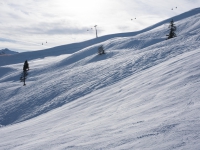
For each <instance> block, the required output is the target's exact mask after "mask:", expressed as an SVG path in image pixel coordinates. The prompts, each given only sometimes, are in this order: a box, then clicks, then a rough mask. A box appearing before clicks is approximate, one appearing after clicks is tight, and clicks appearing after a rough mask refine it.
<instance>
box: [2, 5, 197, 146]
mask: <svg viewBox="0 0 200 150" xmlns="http://www.w3.org/2000/svg"><path fill="white" fill-rule="evenodd" d="M174 18H177V21H176V20H175V19H174V21H175V24H176V26H177V28H178V31H177V35H178V37H176V38H174V39H170V40H165V38H166V37H165V35H166V34H167V32H166V25H165V24H166V23H168V22H169V20H170V19H169V20H166V21H163V22H162V23H158V24H156V25H154V26H151V27H149V28H147V29H145V30H143V31H140V32H136V33H129V36H127V37H126V36H124V34H122V35H121V37H120V34H118V36H117V37H116V36H115V35H113V36H111V35H110V36H108V37H110V38H108V39H106V38H105V37H104V40H101V39H100V40H99V39H95V40H93V41H85V42H83V43H85V45H84V44H83V43H77V44H75V43H74V44H71V45H65V46H60V47H58V48H57V51H56V48H53V49H52V50H49V52H48V50H43V51H39V52H27V53H22V54H18V55H16V57H9V58H3V59H2V60H3V61H1V65H0V66H1V67H0V83H1V84H0V92H1V93H0V124H1V125H3V127H2V128H0V139H1V140H0V149H81V150H82V149H87V150H88V149H152V150H155V149H166V150H168V149H199V148H200V144H199V141H200V129H199V125H200V118H199V116H198V114H199V113H200V103H199V100H200V90H199V89H200V88H199V87H200V65H199V64H200V60H199V58H200V49H199V47H200V42H199V39H200V28H199V27H200V9H199V8H198V9H195V10H192V11H189V12H187V13H184V14H182V15H179V16H177V17H174ZM178 18H179V19H178ZM111 37H112V38H111ZM102 39H103V38H102ZM100 45H103V46H104V48H105V49H106V55H102V56H99V55H97V48H98V47H99V46H100ZM66 47H67V48H68V49H69V51H70V52H66V51H67V50H66V49H65V48H66ZM65 50H66V51H65ZM25 56H29V58H30V59H28V60H30V61H29V64H30V68H31V70H30V71H29V78H28V79H27V86H26V87H23V86H22V83H20V82H19V75H20V73H21V70H22V66H23V61H24V60H23V61H22V59H26V58H24V57H25ZM13 58H15V59H13ZM19 62H20V63H19ZM28 119H29V120H28ZM4 125H7V126H4Z"/></svg>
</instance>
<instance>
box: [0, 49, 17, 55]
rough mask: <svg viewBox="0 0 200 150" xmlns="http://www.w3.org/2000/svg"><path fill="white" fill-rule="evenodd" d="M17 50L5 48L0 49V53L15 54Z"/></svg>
mask: <svg viewBox="0 0 200 150" xmlns="http://www.w3.org/2000/svg"><path fill="white" fill-rule="evenodd" d="M17 53H18V52H15V51H11V50H9V49H7V48H5V49H2V50H0V55H13V54H17Z"/></svg>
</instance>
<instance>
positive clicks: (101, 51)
mask: <svg viewBox="0 0 200 150" xmlns="http://www.w3.org/2000/svg"><path fill="white" fill-rule="evenodd" d="M98 53H99V55H101V54H105V50H104V48H103V45H101V46H100V47H99V48H98Z"/></svg>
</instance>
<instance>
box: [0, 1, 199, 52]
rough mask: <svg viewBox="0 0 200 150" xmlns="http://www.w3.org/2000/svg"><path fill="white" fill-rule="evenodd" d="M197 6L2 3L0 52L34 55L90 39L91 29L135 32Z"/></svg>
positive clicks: (193, 3)
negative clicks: (31, 53)
mask: <svg viewBox="0 0 200 150" xmlns="http://www.w3.org/2000/svg"><path fill="white" fill-rule="evenodd" d="M199 6H200V0H176V1H174V0H84V1H83V0H19V1H16V0H1V1H0V7H1V9H0V18H1V20H0V49H3V48H8V49H10V50H15V51H19V52H22V51H33V50H34V51H35V50H41V49H46V48H49V47H54V46H58V45H64V44H69V43H74V42H80V41H84V40H88V39H92V38H95V36H96V35H95V30H94V25H97V30H98V36H103V35H107V34H114V33H121V32H132V31H137V30H141V29H143V28H145V27H148V26H150V25H152V24H155V23H157V22H159V21H162V20H164V19H167V18H169V17H172V16H175V15H178V14H181V13H183V12H185V11H188V10H191V9H193V8H197V7H199ZM176 7H177V8H176ZM172 8H173V10H172ZM135 18H136V19H135ZM131 19H132V20H131ZM42 43H43V44H42Z"/></svg>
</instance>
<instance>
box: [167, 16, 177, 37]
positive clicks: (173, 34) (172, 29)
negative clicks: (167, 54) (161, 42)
mask: <svg viewBox="0 0 200 150" xmlns="http://www.w3.org/2000/svg"><path fill="white" fill-rule="evenodd" d="M168 28H169V31H170V32H169V35H166V36H167V39H171V38H174V37H176V33H175V31H176V26H175V24H174V21H173V19H172V21H171V22H170V25H169V27H168Z"/></svg>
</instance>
